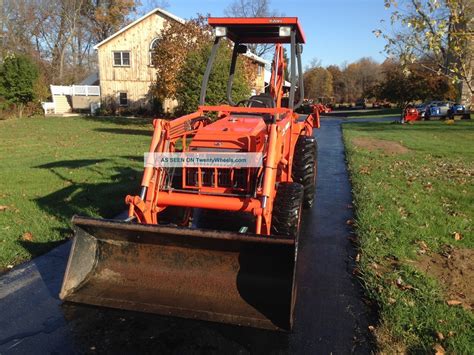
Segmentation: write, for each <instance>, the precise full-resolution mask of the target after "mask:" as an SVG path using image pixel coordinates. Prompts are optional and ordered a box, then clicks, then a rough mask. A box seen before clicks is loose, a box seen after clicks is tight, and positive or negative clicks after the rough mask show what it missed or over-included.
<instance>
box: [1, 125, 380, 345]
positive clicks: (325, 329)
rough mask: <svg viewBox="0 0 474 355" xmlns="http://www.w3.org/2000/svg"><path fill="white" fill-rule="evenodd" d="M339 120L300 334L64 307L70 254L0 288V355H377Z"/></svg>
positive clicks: (305, 242)
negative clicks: (358, 276) (358, 274)
mask: <svg viewBox="0 0 474 355" xmlns="http://www.w3.org/2000/svg"><path fill="white" fill-rule="evenodd" d="M341 122H342V121H341V120H339V119H334V118H331V119H323V123H322V128H321V130H319V131H318V132H316V136H317V138H318V144H319V158H318V164H319V170H318V189H317V203H316V205H315V207H314V208H313V209H312V210H310V211H306V212H305V216H304V221H305V222H304V224H303V226H302V234H301V237H300V238H301V239H300V248H299V250H300V255H299V261H298V296H299V299H298V306H297V309H296V323H295V329H294V332H293V333H292V334H283V333H275V332H269V331H262V330H257V329H250V328H243V327H234V326H228V325H221V324H213V323H208V322H200V321H190V320H182V319H177V318H168V317H161V316H156V315H150V314H141V313H134V312H125V311H120V310H113V309H103V308H102V309H101V308H96V307H92V306H85V305H84V306H83V305H71V304H64V305H62V304H61V302H60V301H59V300H58V297H57V295H58V293H59V288H60V284H61V281H62V276H63V273H64V269H65V265H66V260H67V255H68V252H69V247H70V244H69V243H66V244H64V245H62V246H60V247H59V248H57V249H55V250H53V251H52V252H50V253H48V254H46V255H44V256H42V257H39V258H37V259H35V260H33V261H31V262H29V263H26V264H24V265H21V266H19V267H17V268H15V269H14V270H12V271H11V272H9V273H8V274H6V275H4V276H3V277H1V278H0V315H1V316H0V354H24V353H30V354H36V353H85V352H89V353H152V352H153V353H176V354H177V353H282V354H284V353H292V354H330V353H332V354H347V353H351V352H352V353H358V354H364V353H369V352H370V349H371V347H370V343H369V340H368V334H367V327H368V313H367V312H368V310H367V308H366V306H365V305H364V303H363V302H362V296H361V290H360V287H359V285H358V284H357V282H356V281H355V279H354V276H353V275H352V270H353V267H354V262H353V257H354V254H355V250H354V247H353V246H352V245H351V243H350V240H349V239H348V237H349V236H350V233H351V230H350V227H348V225H347V224H346V221H347V220H348V219H350V218H352V210H351V209H350V208H348V205H350V204H351V191H350V184H349V179H348V175H347V171H346V166H345V162H344V149H343V145H342V139H341Z"/></svg>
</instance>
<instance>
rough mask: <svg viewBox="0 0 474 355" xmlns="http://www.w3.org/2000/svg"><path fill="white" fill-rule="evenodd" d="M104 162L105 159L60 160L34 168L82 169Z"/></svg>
mask: <svg viewBox="0 0 474 355" xmlns="http://www.w3.org/2000/svg"><path fill="white" fill-rule="evenodd" d="M105 161H107V159H77V160H62V161H55V162H52V163H47V164H43V165H38V166H35V168H40V169H53V168H66V169H77V168H84V167H86V166H90V165H95V164H99V163H103V162H105ZM63 180H64V179H63Z"/></svg>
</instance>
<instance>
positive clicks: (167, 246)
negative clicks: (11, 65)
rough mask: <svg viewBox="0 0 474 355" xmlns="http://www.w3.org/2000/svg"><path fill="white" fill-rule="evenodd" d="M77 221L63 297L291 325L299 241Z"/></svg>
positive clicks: (174, 313) (251, 323) (247, 322)
mask: <svg viewBox="0 0 474 355" xmlns="http://www.w3.org/2000/svg"><path fill="white" fill-rule="evenodd" d="M73 223H74V226H75V238H74V243H73V246H72V250H71V254H70V256H69V262H68V266H67V269H66V274H65V277H64V281H63V285H62V289H61V294H60V298H61V299H62V300H66V301H72V302H80V303H87V304H93V305H98V306H107V307H113V308H121V309H127V310H133V311H140V312H151V313H158V314H164V315H172V316H178V317H184V318H197V319H203V320H208V321H216V322H223V323H233V324H238V325H245V326H252V327H258V328H267V329H283V330H289V329H291V326H292V320H293V316H292V315H293V308H294V304H295V298H296V293H295V290H296V285H295V282H294V274H295V273H294V269H295V267H294V266H295V260H296V243H295V241H294V240H291V239H283V238H278V237H274V236H270V237H269V236H257V235H253V234H252V235H248V234H239V233H234V232H222V231H214V230H202V229H189V228H179V227H170V226H157V225H141V224H131V223H125V222H117V221H111V220H100V219H93V218H83V217H74V218H73Z"/></svg>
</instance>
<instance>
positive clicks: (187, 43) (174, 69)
mask: <svg viewBox="0 0 474 355" xmlns="http://www.w3.org/2000/svg"><path fill="white" fill-rule="evenodd" d="M211 34H212V31H211V28H210V27H209V26H208V25H207V19H206V18H205V17H203V16H199V17H197V18H195V19H191V20H189V21H187V22H186V24H182V23H179V22H177V21H169V22H168V24H167V26H166V27H165V28H164V29H163V31H162V32H161V33H160V36H159V38H158V45H157V46H156V48H155V50H154V53H152V56H153V58H154V59H153V64H154V66H155V68H156V82H155V84H154V85H153V89H152V94H153V96H154V97H155V98H156V99H158V100H159V101H161V102H163V101H164V100H165V99H167V98H171V99H174V98H176V90H177V87H178V84H179V80H178V79H177V75H178V73H179V72H180V71H181V68H182V67H183V65H184V63H185V61H186V58H187V57H188V55H189V53H191V52H194V51H197V50H199V49H201V48H202V47H204V46H205V45H207V44H209V43H211V42H212V35H211Z"/></svg>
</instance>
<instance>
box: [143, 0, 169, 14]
mask: <svg viewBox="0 0 474 355" xmlns="http://www.w3.org/2000/svg"><path fill="white" fill-rule="evenodd" d="M169 6H170V3H169V1H167V0H142V1H141V4H140V6H139V7H138V14H139V15H145V14H147V13H149V12H150V11H151V10H153V9H156V8H157V7H159V8H160V9H166V8H168V7H169Z"/></svg>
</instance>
